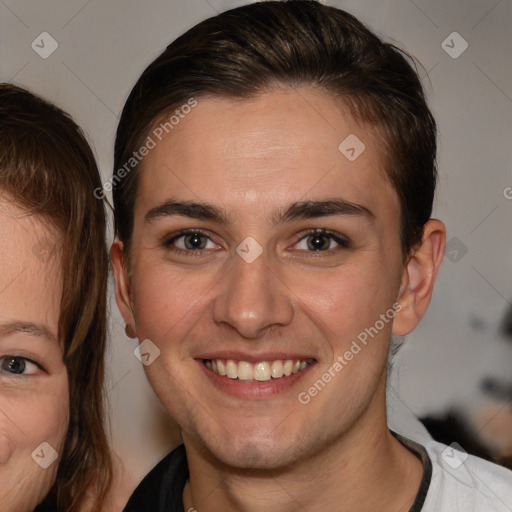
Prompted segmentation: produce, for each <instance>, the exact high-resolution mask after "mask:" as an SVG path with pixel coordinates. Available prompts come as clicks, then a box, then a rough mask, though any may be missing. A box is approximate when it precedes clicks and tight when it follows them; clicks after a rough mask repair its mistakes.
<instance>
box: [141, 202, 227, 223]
mask: <svg viewBox="0 0 512 512" xmlns="http://www.w3.org/2000/svg"><path fill="white" fill-rule="evenodd" d="M175 215H179V216H182V217H190V218H192V219H205V220H213V221H216V222H219V223H221V224H227V223H228V216H227V214H226V212H224V211H223V210H220V209H219V208H217V207H216V206H213V205H211V204H208V203H197V202H193V201H175V200H173V199H168V200H167V201H165V202H163V203H161V204H159V205H158V206H155V207H154V208H151V210H149V211H148V212H147V213H146V215H145V216H144V222H145V223H149V222H151V221H153V220H156V219H158V218H159V217H168V216H169V217H172V216H175Z"/></svg>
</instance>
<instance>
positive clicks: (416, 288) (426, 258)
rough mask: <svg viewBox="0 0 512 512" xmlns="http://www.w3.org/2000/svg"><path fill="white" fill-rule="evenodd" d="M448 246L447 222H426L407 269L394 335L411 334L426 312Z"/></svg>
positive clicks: (401, 285) (402, 284) (399, 295)
mask: <svg viewBox="0 0 512 512" xmlns="http://www.w3.org/2000/svg"><path fill="white" fill-rule="evenodd" d="M445 245H446V228H445V226H444V224H443V223H442V222H441V221H439V220H435V219H430V220H429V221H428V222H427V223H426V224H425V228H424V230H423V238H422V240H421V243H420V244H419V245H418V246H417V247H415V248H414V249H413V251H412V252H411V254H410V256H409V259H408V261H407V263H406V265H405V267H404V269H403V273H402V282H401V284H400V292H399V294H398V298H397V302H399V303H400V305H401V306H402V307H401V309H400V310H397V314H396V316H395V320H394V322H393V334H395V335H397V336H405V335H406V334H409V333H410V332H411V331H412V330H413V329H414V328H415V327H416V326H417V325H418V323H419V321H420V320H421V318H422V317H423V315H424V314H425V311H426V310H427V307H428V305H429V304H430V299H431V298H432V293H433V291H434V283H435V280H436V277H437V273H438V271H439V267H440V266H441V262H442V261H443V256H444V249H445Z"/></svg>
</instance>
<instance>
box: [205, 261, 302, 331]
mask: <svg viewBox="0 0 512 512" xmlns="http://www.w3.org/2000/svg"><path fill="white" fill-rule="evenodd" d="M233 265H234V266H233V268H232V269H231V271H230V272H229V273H228V275H227V276H226V279H225V280H223V288H222V291H221V292H220V294H219V295H218V296H217V298H216V299H215V302H214V307H213V320H214V321H215V322H216V323H217V324H221V323H224V324H227V325H229V326H231V327H232V328H234V329H235V330H236V331H238V333H239V334H240V335H242V336H243V337H244V338H258V337H259V336H261V335H262V334H263V333H264V332H265V331H267V330H268V329H269V328H271V327H283V326H286V325H289V324H290V323H291V322H292V320H293V316H294V306H293V303H292V300H291V298H292V297H293V294H292V293H291V291H290V290H289V289H288V288H287V287H286V286H285V284H284V283H283V281H282V280H281V279H280V278H279V275H278V270H277V266H275V268H274V267H271V266H270V265H269V261H268V259H267V258H266V255H265V253H264V252H263V253H262V254H261V255H259V256H258V257H257V258H256V259H255V260H254V261H252V262H250V263H249V262H248V261H246V260H244V259H243V258H242V257H239V256H238V255H237V256H236V257H235V258H234V262H233Z"/></svg>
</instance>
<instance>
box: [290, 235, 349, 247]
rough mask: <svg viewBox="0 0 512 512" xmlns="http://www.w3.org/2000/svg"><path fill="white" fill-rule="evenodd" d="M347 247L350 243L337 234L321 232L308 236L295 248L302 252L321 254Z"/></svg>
mask: <svg viewBox="0 0 512 512" xmlns="http://www.w3.org/2000/svg"><path fill="white" fill-rule="evenodd" d="M347 246H348V243H347V242H346V241H345V240H343V239H341V238H340V237H338V236H336V235H335V234H332V233H329V232H323V231H319V232H315V233H310V234H308V235H306V236H305V237H303V238H302V239H301V240H300V241H299V242H298V243H297V244H296V246H295V247H296V248H297V249H299V250H301V251H316V252H321V251H329V250H332V249H336V248H340V247H345V248H346V247H347Z"/></svg>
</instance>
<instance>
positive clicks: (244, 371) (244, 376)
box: [238, 361, 254, 380]
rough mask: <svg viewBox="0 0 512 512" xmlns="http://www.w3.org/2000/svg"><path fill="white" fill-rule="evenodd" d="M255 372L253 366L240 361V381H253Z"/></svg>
mask: <svg viewBox="0 0 512 512" xmlns="http://www.w3.org/2000/svg"><path fill="white" fill-rule="evenodd" d="M253 375H254V371H253V369H252V364H251V363H248V362H247V361H240V362H239V363H238V378H239V379H240V380H252V378H253Z"/></svg>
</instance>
